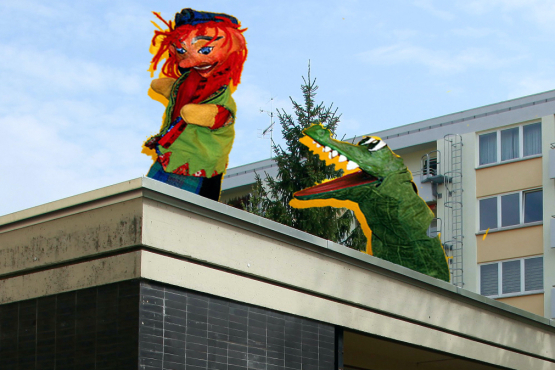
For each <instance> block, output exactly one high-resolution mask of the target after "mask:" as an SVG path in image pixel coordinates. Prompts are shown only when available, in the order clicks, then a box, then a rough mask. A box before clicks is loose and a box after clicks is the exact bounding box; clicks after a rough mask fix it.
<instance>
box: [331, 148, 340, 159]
mask: <svg viewBox="0 0 555 370" xmlns="http://www.w3.org/2000/svg"><path fill="white" fill-rule="evenodd" d="M338 154H339V153H338V152H337V150H332V151H331V157H332V158H333V157H337V155H338Z"/></svg>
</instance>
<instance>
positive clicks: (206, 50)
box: [198, 46, 214, 55]
mask: <svg viewBox="0 0 555 370" xmlns="http://www.w3.org/2000/svg"><path fill="white" fill-rule="evenodd" d="M212 49H214V48H213V47H212V46H203V47H201V48H200V49H199V51H198V53H199V54H203V55H208V54H210V52H211V51H212Z"/></svg>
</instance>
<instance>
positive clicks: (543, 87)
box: [507, 73, 555, 99]
mask: <svg viewBox="0 0 555 370" xmlns="http://www.w3.org/2000/svg"><path fill="white" fill-rule="evenodd" d="M508 84H509V86H511V87H510V90H509V95H508V96H507V99H514V98H518V97H521V96H526V95H532V94H537V93H540V92H542V91H548V90H553V89H555V78H553V77H552V76H549V77H547V76H545V75H543V74H539V73H538V74H530V75H526V76H518V77H516V76H515V78H514V79H510V80H509V81H508Z"/></svg>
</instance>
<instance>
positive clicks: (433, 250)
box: [294, 125, 449, 281]
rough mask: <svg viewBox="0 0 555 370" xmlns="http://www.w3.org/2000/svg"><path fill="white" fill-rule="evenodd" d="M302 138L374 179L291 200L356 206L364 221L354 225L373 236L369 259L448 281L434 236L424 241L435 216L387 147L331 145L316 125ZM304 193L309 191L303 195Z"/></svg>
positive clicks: (327, 134)
mask: <svg viewBox="0 0 555 370" xmlns="http://www.w3.org/2000/svg"><path fill="white" fill-rule="evenodd" d="M304 134H305V135H307V136H309V137H310V138H312V139H313V140H314V141H315V142H317V143H319V144H320V145H322V146H323V147H324V146H327V147H329V148H331V149H332V150H335V151H337V152H338V153H339V154H341V155H343V156H345V157H346V158H347V159H348V160H349V161H353V162H355V163H356V164H358V166H359V169H360V170H361V171H362V173H360V174H358V175H357V176H359V177H361V178H364V177H367V178H371V177H373V178H375V179H374V180H375V181H372V182H369V181H361V182H360V184H357V183H356V182H355V183H353V184H350V185H349V186H348V187H341V188H338V189H333V186H331V189H330V185H329V184H330V183H327V184H328V186H326V187H325V190H324V191H322V192H320V191H318V186H316V187H314V188H309V189H305V190H303V191H300V192H297V193H295V194H294V199H298V200H299V201H311V200H325V199H335V200H339V201H345V200H347V201H352V202H354V203H356V204H357V205H358V207H359V208H360V212H361V213H362V214H363V215H364V220H362V219H361V217H359V222H361V223H363V222H366V223H367V225H368V227H369V228H370V229H371V230H372V233H371V238H372V239H371V249H372V253H371V254H372V255H374V256H376V257H379V258H382V259H384V260H387V261H390V262H393V263H396V264H399V265H401V266H405V267H407V268H410V269H412V270H415V271H418V272H421V273H423V274H426V275H429V276H432V277H435V278H438V279H441V280H445V281H449V268H448V265H447V261H446V257H445V253H444V251H443V247H442V245H441V241H440V239H439V236H438V237H435V238H430V237H428V235H427V230H428V227H429V226H430V223H431V221H432V219H433V218H434V215H433V213H432V211H431V210H430V208H429V207H428V205H427V204H426V203H425V202H424V200H423V199H422V198H421V197H420V196H419V195H418V193H417V189H416V186H415V185H414V183H413V178H412V174H411V173H410V171H409V170H408V169H407V167H406V166H405V165H404V162H403V160H402V159H401V158H400V157H399V156H398V155H396V154H395V153H393V152H392V151H391V149H389V147H388V146H386V145H385V146H383V147H381V148H380V149H378V150H375V151H372V150H369V147H368V146H367V145H364V144H359V145H352V144H349V143H346V142H343V141H338V140H335V139H332V138H331V134H330V132H329V131H328V130H327V129H325V128H324V127H323V126H321V125H313V126H311V127H309V128H307V129H305V130H304ZM375 139H377V140H378V141H379V138H375ZM336 155H337V154H336ZM336 167H337V165H336ZM324 185H326V184H324ZM306 190H311V191H309V192H308V193H307V191H306ZM363 229H364V228H363ZM367 236H368V235H367Z"/></svg>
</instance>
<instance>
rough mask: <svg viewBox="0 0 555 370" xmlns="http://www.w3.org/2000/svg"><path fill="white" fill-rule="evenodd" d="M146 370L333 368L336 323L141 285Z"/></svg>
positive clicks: (142, 357)
mask: <svg viewBox="0 0 555 370" xmlns="http://www.w3.org/2000/svg"><path fill="white" fill-rule="evenodd" d="M140 324H141V325H140V335H139V338H140V349H139V356H140V359H139V363H140V365H141V368H144V369H154V368H157V369H162V368H163V369H187V368H191V369H197V368H199V369H228V370H231V369H261V370H272V369H315V370H325V369H329V370H331V369H333V367H334V360H335V348H334V346H335V344H334V340H335V328H334V326H333V325H329V324H325V323H320V322H317V321H313V320H308V319H304V318H300V317H296V316H293V315H288V314H283V313H280V312H276V311H272V310H268V309H265V308H259V307H254V306H251V305H248V304H245V303H240V302H233V301H230V300H226V299H223V298H219V297H215V296H209V295H205V294H200V293H197V292H193V291H190V290H186V289H182V288H178V287H173V286H169V285H164V284H160V283H155V282H146V281H145V282H142V283H141V308H140Z"/></svg>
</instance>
